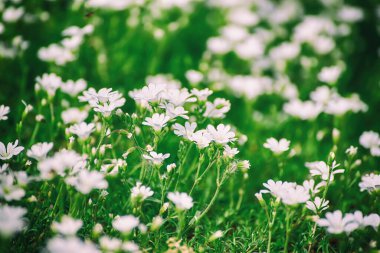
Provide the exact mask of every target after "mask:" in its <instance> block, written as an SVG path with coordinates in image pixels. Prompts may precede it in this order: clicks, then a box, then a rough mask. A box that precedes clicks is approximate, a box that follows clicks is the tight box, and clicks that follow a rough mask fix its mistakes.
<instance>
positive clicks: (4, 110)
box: [0, 105, 10, 120]
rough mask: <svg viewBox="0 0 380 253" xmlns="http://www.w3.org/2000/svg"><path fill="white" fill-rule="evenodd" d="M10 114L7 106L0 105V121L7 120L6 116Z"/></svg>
mask: <svg viewBox="0 0 380 253" xmlns="http://www.w3.org/2000/svg"><path fill="white" fill-rule="evenodd" d="M9 112H10V109H9V106H5V105H0V120H7V119H8V116H7V114H8V113H9Z"/></svg>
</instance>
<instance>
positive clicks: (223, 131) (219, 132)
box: [207, 124, 236, 144]
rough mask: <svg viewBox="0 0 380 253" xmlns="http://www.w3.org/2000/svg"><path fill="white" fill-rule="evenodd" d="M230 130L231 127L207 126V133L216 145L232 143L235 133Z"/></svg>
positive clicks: (221, 125) (220, 125)
mask: <svg viewBox="0 0 380 253" xmlns="http://www.w3.org/2000/svg"><path fill="white" fill-rule="evenodd" d="M230 130H231V126H229V125H223V124H219V125H218V126H217V127H216V128H215V127H214V126H213V125H208V126H207V131H208V132H209V134H210V135H211V137H212V140H213V141H214V142H215V143H217V144H227V143H229V142H231V141H234V140H235V139H236V138H235V133H234V132H233V131H230Z"/></svg>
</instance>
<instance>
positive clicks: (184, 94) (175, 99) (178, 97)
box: [162, 89, 196, 107]
mask: <svg viewBox="0 0 380 253" xmlns="http://www.w3.org/2000/svg"><path fill="white" fill-rule="evenodd" d="M162 96H163V98H164V99H165V100H167V101H168V102H169V103H171V104H173V105H174V106H176V107H177V106H183V105H184V104H185V103H186V102H195V101H196V98H195V97H193V96H192V94H191V93H189V92H188V90H187V89H169V90H167V91H166V92H164V93H163V94H162Z"/></svg>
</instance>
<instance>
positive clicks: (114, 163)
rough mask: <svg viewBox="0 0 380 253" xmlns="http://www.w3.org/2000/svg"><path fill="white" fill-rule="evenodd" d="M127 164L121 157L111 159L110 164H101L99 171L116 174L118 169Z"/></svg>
mask: <svg viewBox="0 0 380 253" xmlns="http://www.w3.org/2000/svg"><path fill="white" fill-rule="evenodd" d="M125 166H127V162H126V161H125V160H123V159H112V160H111V163H110V164H103V165H102V168H101V172H104V173H105V174H108V175H116V174H117V173H119V169H120V168H122V167H125Z"/></svg>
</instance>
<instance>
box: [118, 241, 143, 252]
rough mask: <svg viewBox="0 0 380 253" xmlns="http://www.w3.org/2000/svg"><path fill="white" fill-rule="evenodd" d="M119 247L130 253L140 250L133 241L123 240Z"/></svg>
mask: <svg viewBox="0 0 380 253" xmlns="http://www.w3.org/2000/svg"><path fill="white" fill-rule="evenodd" d="M121 248H122V250H123V251H126V252H130V253H138V252H140V248H139V245H137V244H136V243H134V242H133V241H128V242H124V243H123V245H121Z"/></svg>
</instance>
